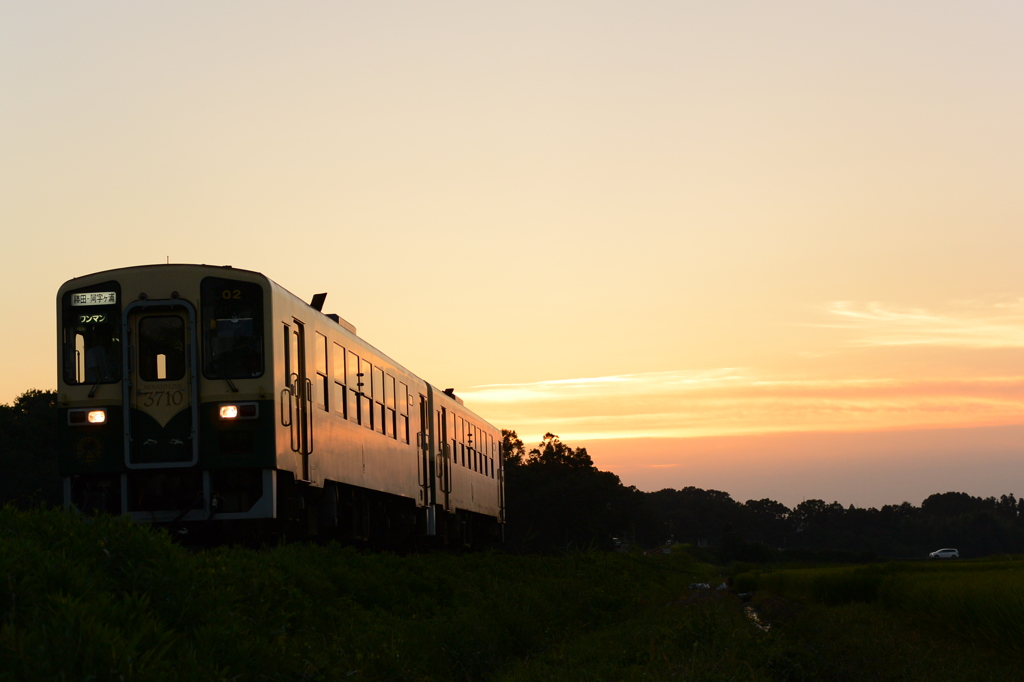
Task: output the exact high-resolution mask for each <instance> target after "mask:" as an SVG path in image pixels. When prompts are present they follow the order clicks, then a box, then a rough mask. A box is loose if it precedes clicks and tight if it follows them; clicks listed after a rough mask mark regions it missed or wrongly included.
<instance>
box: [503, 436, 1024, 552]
mask: <svg viewBox="0 0 1024 682" xmlns="http://www.w3.org/2000/svg"><path fill="white" fill-rule="evenodd" d="M502 435H503V439H502V451H503V454H504V458H505V469H506V471H505V481H506V499H507V500H508V524H507V526H506V538H507V544H508V546H509V548H510V549H512V550H513V551H526V552H529V551H538V552H552V551H560V550H564V549H571V548H587V547H595V548H611V547H612V546H613V545H614V544H615V542H616V540H617V541H619V542H626V543H632V544H636V545H639V546H641V547H655V546H658V545H661V544H664V543H665V542H666V541H668V540H670V539H671V540H673V541H675V542H685V543H691V544H692V545H694V546H695V547H698V548H700V547H702V546H706V547H708V550H709V552H710V553H713V554H714V555H715V556H716V558H718V559H720V560H723V561H753V562H769V561H776V560H790V559H796V560H804V559H812V560H829V559H835V560H837V561H850V560H858V559H859V560H872V559H877V558H880V557H889V558H913V557H924V556H927V554H928V552H930V551H934V550H936V549H939V548H941V547H956V548H958V549H959V550H960V552H961V556H964V557H969V556H985V555H990V554H996V553H1002V552H1008V553H1024V498H1022V499H1021V500H1017V499H1016V498H1015V497H1014V496H1013V495H1012V494H1009V495H1003V496H1001V497H999V498H995V497H986V498H982V497H973V496H971V495H968V494H967V493H960V492H947V493H937V494H934V495H931V496H929V497H928V498H927V499H925V500H924V501H923V502H922V503H921V506H920V507H915V506H914V505H912V504H910V503H909V502H904V503H902V504H898V505H885V506H884V507H882V508H881V509H875V508H867V509H864V508H858V507H855V506H853V505H850V506H849V507H844V506H843V505H841V504H839V503H838V502H832V503H831V504H829V503H827V502H825V501H824V500H805V501H804V502H801V503H800V504H798V505H797V506H795V507H793V508H792V509H790V508H789V507H787V506H786V505H784V504H782V503H781V502H776V501H775V500H771V499H767V498H766V499H762V500H747V501H746V502H743V503H740V502H738V501H736V500H734V499H732V497H731V496H730V495H729V494H728V493H725V492H721V491H719V490H702V489H701V488H695V487H686V488H683V489H682V490H675V489H672V488H666V489H664V490H659V491H657V492H643V491H640V490H638V489H636V488H635V487H633V486H624V485H622V483H621V481H620V480H619V477H618V476H616V475H615V474H613V473H611V472H607V471H600V470H599V469H597V467H595V466H594V464H593V461H592V460H591V458H590V456H589V455H588V454H587V450H586V448H571V447H569V446H568V445H566V444H565V443H562V442H561V440H559V438H558V437H557V436H555V435H554V434H551V433H548V434H546V435H545V436H544V439H543V440H542V442H541V443H540V444H539V445H538V446H537V447H536V448H533V449H531V450H529V451H527V450H526V448H525V446H524V444H523V442H522V440H520V439H519V437H518V436H517V435H516V432H515V431H503V432H502ZM613 538H614V539H616V540H613Z"/></svg>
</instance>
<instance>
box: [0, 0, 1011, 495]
mask: <svg viewBox="0 0 1024 682" xmlns="http://www.w3.org/2000/svg"><path fill="white" fill-rule="evenodd" d="M1021 36H1024V4H1022V3H1020V2H1009V1H1007V2H985V1H979V0H975V1H973V2H942V1H941V0H928V1H927V2H925V1H921V2H911V1H904V2H898V3H893V2H873V1H867V0H863V1H860V2H832V3H822V2H810V1H808V2H781V1H780V2H772V3H755V2H731V1H726V0H716V1H714V2H711V1H707V2H686V1H683V0H677V1H675V2H638V3H624V2H615V3H612V2H594V1H591V2H557V1H555V0H545V1H544V2H523V1H521V0H520V1H517V2H492V3H478V2H430V3H423V2H418V3H413V2H392V3H381V2H290V3H283V2H277V3H271V2H174V3H137V2H127V1H124V2H102V1H99V2H89V3H81V2H49V3H38V2H21V1H9V2H5V3H4V5H3V8H2V9H0V226H2V230H3V235H4V241H3V248H2V249H0V286H2V289H3V292H4V297H3V300H5V301H6V314H5V320H6V324H5V329H6V334H4V337H3V341H2V342H0V350H2V352H0V402H10V401H11V400H13V399H14V398H15V396H17V395H18V394H19V393H21V392H23V391H24V390H26V389H28V388H44V389H49V388H53V387H54V386H55V384H56V368H55V356H56V350H55V347H54V328H55V319H54V318H55V312H54V297H55V294H56V291H57V288H58V287H59V286H60V284H61V283H63V282H64V281H65V280H67V279H69V278H71V277H73V276H76V275H84V274H87V273H90V272H95V271H99V270H104V269H109V268H115V267H122V266H127V265H137V264H146V263H162V262H165V261H166V260H167V259H168V258H169V259H170V261H171V262H177V263H189V262H192V263H210V264H230V265H233V266H235V267H241V268H246V269H251V270H258V271H260V272H263V273H264V274H266V275H268V276H269V277H271V278H272V279H274V280H275V281H277V282H279V283H280V284H281V285H283V286H284V287H285V288H287V289H289V290H291V291H293V292H294V293H296V294H297V295H299V296H301V297H303V298H306V299H309V298H311V297H312V294H314V293H317V292H320V291H327V292H329V295H328V298H327V305H326V307H325V310H328V311H330V312H337V313H339V314H341V315H342V316H343V317H344V318H346V319H348V320H350V321H351V322H352V323H353V324H355V325H356V326H357V328H358V330H359V333H360V335H361V336H363V337H364V338H365V339H367V340H368V341H369V342H371V343H373V344H374V345H376V346H377V347H379V348H380V349H382V350H383V351H385V352H387V353H388V354H389V355H391V356H392V357H394V358H395V359H396V360H398V361H400V362H402V363H403V364H405V365H406V366H407V367H409V368H410V369H411V370H413V371H414V372H416V373H418V374H419V375H420V376H421V377H423V378H424V379H426V380H427V381H430V382H431V383H433V384H435V385H437V386H439V387H454V388H455V389H456V391H457V393H459V394H460V395H461V396H462V397H464V398H465V400H466V403H467V405H469V406H471V407H473V408H474V409H475V410H476V411H477V412H478V413H480V414H481V415H482V416H484V417H485V418H487V419H488V420H489V421H491V422H492V423H493V424H494V425H495V426H498V427H500V428H509V429H515V430H516V431H517V432H518V433H519V435H520V436H521V437H522V438H523V439H524V440H525V441H526V442H527V443H528V444H533V443H536V442H537V441H538V440H539V439H540V438H541V436H542V435H543V434H544V433H545V432H546V431H553V432H555V433H557V434H558V435H559V436H560V437H561V438H562V440H563V441H565V442H568V443H569V444H570V445H573V446H576V445H585V446H586V447H587V448H588V451H589V452H590V454H591V456H592V457H593V458H594V461H595V463H596V464H597V465H598V466H599V467H601V468H603V469H609V470H612V471H614V472H616V473H617V474H619V475H620V476H621V477H622V480H623V482H624V483H626V484H631V485H637V486H638V487H640V488H642V489H645V490H655V489H659V488H662V487H676V488H680V487H684V486H687V485H695V486H699V487H704V488H717V489H720V490H725V491H727V492H729V493H731V494H732V495H733V497H735V498H736V499H738V500H740V501H744V500H746V499H749V498H762V497H771V498H774V499H778V500H780V501H782V502H784V503H786V504H789V505H793V504H796V503H799V502H800V501H801V500H802V499H805V498H823V499H826V500H827V501H832V500H838V501H839V502H841V503H843V504H851V503H852V504H856V505H858V506H869V505H874V506H877V505H881V504H886V503H899V502H902V501H904V500H907V501H910V502H912V503H914V504H920V502H921V500H922V499H923V498H924V497H925V496H927V495H928V494H930V493H934V492H945V491H947V490H958V491H964V492H968V493H971V494H973V495H985V496H987V495H1000V494H1005V493H1011V492H1012V493H1014V494H1017V495H1021V494H1024V268H1022V265H1021V262H1022V259H1024V40H1022V39H1021Z"/></svg>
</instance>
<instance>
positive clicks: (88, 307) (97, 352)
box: [61, 282, 121, 385]
mask: <svg viewBox="0 0 1024 682" xmlns="http://www.w3.org/2000/svg"><path fill="white" fill-rule="evenodd" d="M120 299H121V287H120V286H119V285H118V284H117V282H104V283H103V284H99V285H95V286H91V287H88V288H86V289H77V290H75V291H69V292H68V293H66V294H64V298H63V300H62V301H61V309H62V318H63V345H64V348H63V351H62V355H63V358H64V363H63V364H64V381H65V383H68V384H73V385H74V384H110V383H114V382H117V381H120V380H121V305H120Z"/></svg>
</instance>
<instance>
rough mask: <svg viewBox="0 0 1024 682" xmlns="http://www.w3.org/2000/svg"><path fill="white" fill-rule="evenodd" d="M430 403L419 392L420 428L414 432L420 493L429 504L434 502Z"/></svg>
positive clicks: (425, 503) (426, 503)
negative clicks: (417, 448) (417, 453)
mask: <svg viewBox="0 0 1024 682" xmlns="http://www.w3.org/2000/svg"><path fill="white" fill-rule="evenodd" d="M429 429H430V403H429V402H428V401H427V396H425V395H423V394H422V393H421V394H420V428H419V431H418V432H417V433H416V444H417V445H418V446H419V457H417V468H418V469H419V483H420V488H421V489H422V493H421V494H420V497H421V498H422V501H423V504H424V505H426V506H428V507H429V506H431V505H433V504H434V489H433V485H432V484H433V480H434V473H433V467H431V461H430V434H429Z"/></svg>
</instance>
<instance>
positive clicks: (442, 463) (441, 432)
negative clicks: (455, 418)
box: [437, 407, 452, 511]
mask: <svg viewBox="0 0 1024 682" xmlns="http://www.w3.org/2000/svg"><path fill="white" fill-rule="evenodd" d="M450 414H451V413H450V412H448V410H447V409H446V408H444V407H442V408H441V409H440V410H438V412H437V466H438V472H437V483H438V490H439V491H440V492H441V499H440V502H441V505H442V506H443V507H444V509H445V511H452V499H451V492H452V457H451V448H450V447H449V445H448V421H449V419H450Z"/></svg>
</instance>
